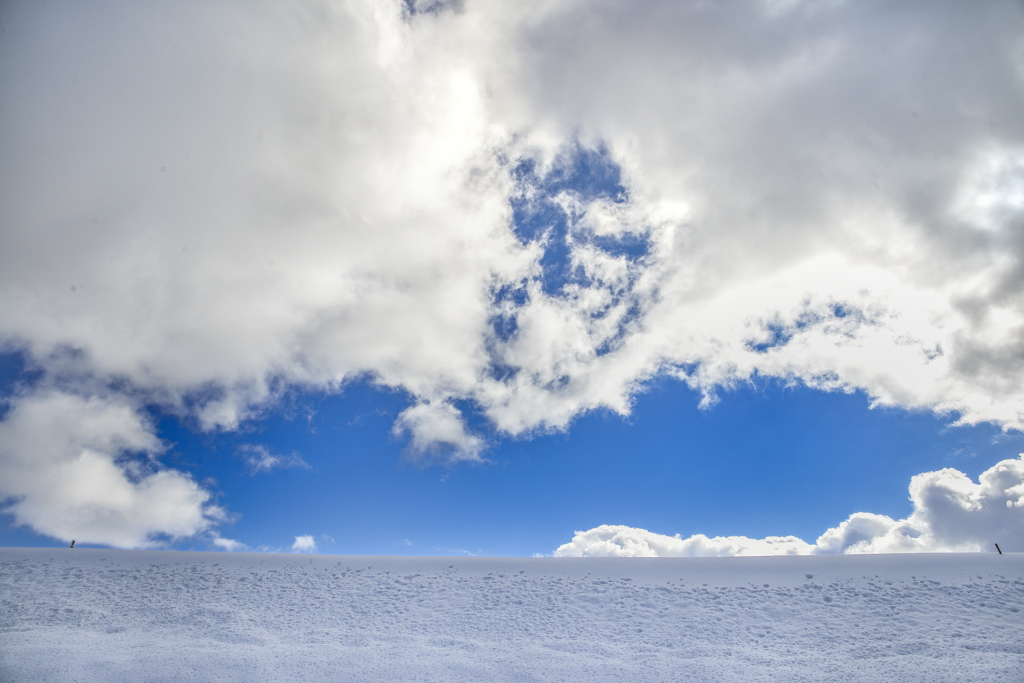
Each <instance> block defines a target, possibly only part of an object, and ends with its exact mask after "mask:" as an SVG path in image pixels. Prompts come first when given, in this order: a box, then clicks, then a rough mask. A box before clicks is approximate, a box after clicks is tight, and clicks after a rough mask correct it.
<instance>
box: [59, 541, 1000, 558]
mask: <svg viewBox="0 0 1024 683" xmlns="http://www.w3.org/2000/svg"><path fill="white" fill-rule="evenodd" d="M71 545H74V542H72V543H71ZM996 550H999V544H998V543H996ZM999 554H1000V555H1002V554H1003V551H1002V550H999Z"/></svg>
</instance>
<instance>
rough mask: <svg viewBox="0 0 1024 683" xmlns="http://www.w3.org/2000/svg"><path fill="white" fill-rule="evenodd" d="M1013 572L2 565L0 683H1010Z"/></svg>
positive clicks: (713, 563)
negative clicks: (882, 682)
mask: <svg viewBox="0 0 1024 683" xmlns="http://www.w3.org/2000/svg"><path fill="white" fill-rule="evenodd" d="M1022 608H1024V555H1022V554H1007V555H1002V556H999V555H996V554H987V553H986V554H935V555H864V556H803V557H771V558H678V559H676V558H659V559H635V558H628V559H627V558H565V559H559V558H530V559H522V558H413V557H347V556H327V555H319V556H310V555H275V554H227V553H195V552H173V551H117V550H94V549H75V550H69V549H63V548H62V549H19V548H2V549H0V680H2V681H181V680H203V681H279V680H298V681H374V680H381V681H384V680H387V681H405V680H408V681H448V680H452V681H485V680H486V681H491V680H496V681H532V680H537V681H602V680H615V681H630V680H637V681H640V680H642V681H680V680H681V681H733V680H735V681H741V680H742V681H870V680H885V681H901V680H902V681H967V680H971V681H988V680H991V681H1022V680H1024V613H1022V612H1021V610H1022Z"/></svg>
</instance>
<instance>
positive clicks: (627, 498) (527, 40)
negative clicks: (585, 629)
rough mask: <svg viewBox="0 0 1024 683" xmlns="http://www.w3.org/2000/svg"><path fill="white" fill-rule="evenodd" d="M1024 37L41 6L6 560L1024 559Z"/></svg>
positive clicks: (979, 18) (722, 9)
mask: <svg viewBox="0 0 1024 683" xmlns="http://www.w3.org/2000/svg"><path fill="white" fill-rule="evenodd" d="M1021 36H1024V8H1022V7H1021V6H1020V4H1019V3H1018V2H1013V1H1010V0H1006V1H999V0H996V1H993V2H988V3H984V4H983V5H978V4H976V3H966V2H938V3H936V2H923V1H920V2H906V3H901V4H900V5H899V7H893V6H891V5H890V4H889V3H883V2H870V1H869V2H857V3H854V2H841V1H835V2H803V1H801V0H747V1H745V2H736V3H709V2H697V1H684V2H678V1H675V0H673V1H671V2H669V1H667V0H648V1H647V2H643V3H627V2H622V1H621V0H619V1H616V0H529V1H526V2H516V3H488V2H476V1H474V0H463V1H462V2H445V1H426V2H424V1H420V0H416V1H412V0H407V1H405V2H402V1H399V0H337V1H334V2H327V1H315V0H303V1H301V2H295V3H288V4H287V6H281V5H280V3H272V2H238V1H237V0H223V1H218V2H203V3H199V2H183V3H176V4H175V5H174V6H173V7H170V6H162V5H156V4H149V3H141V4H140V3H127V2H118V1H107V0H95V1H90V2H87V3H74V4H72V3H61V2H51V3H35V2H9V3H4V4H3V5H2V6H0V149H2V150H3V154H2V155H0V158H2V160H0V197H2V199H3V201H2V202H0V240H2V242H0V244H2V246H3V249H0V398H2V406H0V519H2V523H0V524H2V526H0V544H3V545H8V546H45V545H53V544H66V543H70V540H71V539H75V540H76V541H77V543H78V544H80V545H98V546H111V547H121V548H171V549H220V550H227V551H233V550H277V551H295V552H322V553H344V554H409V555H437V554H441V555H449V554H478V555H520V556H528V555H534V554H541V555H552V554H556V555H567V556H572V555H595V554H597V555H632V556H635V555H744V554H778V553H839V552H903V551H965V550H986V551H993V550H994V543H996V542H998V543H1000V544H1001V547H1003V548H1004V549H1009V550H1014V549H1016V550H1024V459H1022V456H1021V453H1022V452H1024V436H1022V430H1024V261H1022V257H1024V118H1022V117H1021V116H1020V112H1021V111H1024V39H1022V38H1021Z"/></svg>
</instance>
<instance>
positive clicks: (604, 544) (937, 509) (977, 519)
mask: <svg viewBox="0 0 1024 683" xmlns="http://www.w3.org/2000/svg"><path fill="white" fill-rule="evenodd" d="M978 481H979V483H977V484H975V483H974V482H972V481H971V479H970V478H969V477H967V476H966V475H965V474H964V473H963V472H959V471H957V470H955V469H952V468H946V469H943V470H939V471H936V472H925V473H923V474H918V475H916V476H914V477H913V478H912V479H911V480H910V500H911V502H912V503H913V506H914V510H913V512H912V513H911V515H910V516H909V517H907V518H906V519H901V520H894V519H892V518H891V517H886V516H885V515H877V514H872V513H869V512H856V513H854V514H852V515H850V517H849V518H848V519H846V520H845V521H844V522H842V523H841V524H840V525H839V526H837V527H833V528H831V529H829V530H828V531H826V532H825V533H823V534H822V535H821V536H819V537H818V540H817V542H816V543H814V544H813V545H812V544H810V543H807V542H806V541H804V540H803V539H800V538H797V537H796V536H768V537H767V538H748V537H746V536H716V537H714V538H708V537H707V536H705V535H703V534H695V535H693V536H690V537H689V538H682V537H680V535H679V534H676V535H675V536H666V535H664V534H657V533H653V532H650V531H647V530H646V529H637V528H635V527H629V526H621V525H611V524H603V525H601V526H599V527H595V528H593V529H590V530H588V531H577V532H576V535H575V536H574V537H573V539H572V541H570V542H568V543H565V544H564V545H561V546H559V547H558V549H556V550H555V553H554V554H555V557H732V556H751V555H835V554H858V553H908V552H925V553H935V552H980V551H986V550H987V551H990V550H991V549H992V546H993V544H994V543H1000V545H1001V546H1002V547H1003V548H1005V549H1007V550H1014V551H1019V550H1020V549H1022V548H1024V454H1021V456H1020V457H1019V458H1017V459H1016V460H1003V461H1002V462H1000V463H997V464H996V465H994V466H993V467H991V468H989V469H988V470H986V471H985V472H983V473H982V474H981V476H980V477H979V478H978Z"/></svg>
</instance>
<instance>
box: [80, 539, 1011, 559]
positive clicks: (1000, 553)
mask: <svg viewBox="0 0 1024 683" xmlns="http://www.w3.org/2000/svg"><path fill="white" fill-rule="evenodd" d="M68 547H69V548H74V547H75V539H73V538H72V539H71V545H69V546H68ZM1000 555H1002V553H1000Z"/></svg>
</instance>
